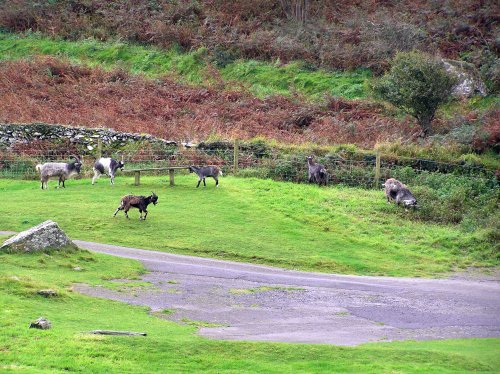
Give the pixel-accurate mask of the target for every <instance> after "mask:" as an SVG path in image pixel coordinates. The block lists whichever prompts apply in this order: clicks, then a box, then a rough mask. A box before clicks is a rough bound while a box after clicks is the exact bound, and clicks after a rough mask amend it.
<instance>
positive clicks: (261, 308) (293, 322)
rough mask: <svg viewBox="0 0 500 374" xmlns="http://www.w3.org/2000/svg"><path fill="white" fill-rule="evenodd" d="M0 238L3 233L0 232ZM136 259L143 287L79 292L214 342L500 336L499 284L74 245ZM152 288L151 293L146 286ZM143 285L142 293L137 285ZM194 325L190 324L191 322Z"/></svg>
mask: <svg viewBox="0 0 500 374" xmlns="http://www.w3.org/2000/svg"><path fill="white" fill-rule="evenodd" d="M0 233H1V232H0ZM74 242H75V244H77V245H78V246H80V247H82V248H86V249H89V250H92V251H95V252H100V253H106V254H110V255H113V256H120V257H126V258H131V259H136V260H139V261H141V262H142V263H143V264H144V266H145V267H146V268H147V269H148V270H149V273H147V274H146V275H144V276H143V277H142V279H141V280H140V281H139V282H141V283H140V284H139V285H140V286H139V287H130V281H128V280H127V281H126V280H116V282H127V283H128V284H127V286H126V287H118V288H117V289H110V288H106V287H91V286H88V285H83V284H79V285H76V286H75V289H76V290H77V291H79V292H81V293H84V294H87V295H92V296H97V297H103V298H108V299H113V300H119V301H124V302H127V303H130V304H135V305H144V306H148V307H150V308H151V310H152V311H153V312H155V311H162V310H164V309H169V310H171V311H172V312H173V313H171V314H168V315H164V314H161V313H159V315H161V316H162V317H163V318H167V319H170V320H174V321H179V322H184V323H186V322H187V323H194V324H197V325H205V326H206V327H201V328H200V329H199V333H200V334H201V335H203V336H206V337H209V338H213V339H232V340H255V341H273V342H295V343H327V344H337V345H356V344H361V343H367V342H379V341H391V340H406V339H415V340H427V339H445V338H469V337H499V336H500V281H499V279H498V277H490V278H489V279H486V278H481V279H476V280H469V279H421V278H391V277H368V276H350V275H335V274H322V273H307V272H298V271H290V270H283V269H278V268H273V267H268V266H260V265H251V264H243V263H237V262H230V261H220V260H213V259H207V258H199V257H191V256H182V255H174V254H169V253H163V252H155V251H147V250H140V249H134V248H126V247H118V246H113V245H106V244H98V243H91V242H84V241H79V240H74ZM144 282H149V283H150V286H144V284H145V283H144ZM141 285H142V286H141ZM195 321H196V322H195Z"/></svg>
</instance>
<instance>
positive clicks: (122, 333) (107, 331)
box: [88, 330, 147, 336]
mask: <svg viewBox="0 0 500 374" xmlns="http://www.w3.org/2000/svg"><path fill="white" fill-rule="evenodd" d="M88 334H97V335H129V336H146V335H147V333H145V332H133V331H112V330H94V331H89V332H88Z"/></svg>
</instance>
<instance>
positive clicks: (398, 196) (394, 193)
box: [382, 178, 418, 209]
mask: <svg viewBox="0 0 500 374" xmlns="http://www.w3.org/2000/svg"><path fill="white" fill-rule="evenodd" d="M382 186H383V187H384V188H385V196H386V198H387V202H388V203H390V202H391V200H394V201H396V204H398V205H400V204H401V203H403V205H404V207H405V208H408V207H412V208H414V209H416V208H418V205H417V199H416V198H415V196H413V194H412V193H411V192H410V190H409V189H408V187H406V185H404V184H403V183H401V182H400V181H398V180H397V179H394V178H389V179H387V180H386V181H385V183H384V184H383V185H382Z"/></svg>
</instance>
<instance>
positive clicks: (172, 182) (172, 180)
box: [168, 169, 174, 187]
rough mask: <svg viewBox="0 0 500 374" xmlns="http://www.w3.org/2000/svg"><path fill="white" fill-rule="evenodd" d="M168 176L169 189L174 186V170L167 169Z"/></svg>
mask: <svg viewBox="0 0 500 374" xmlns="http://www.w3.org/2000/svg"><path fill="white" fill-rule="evenodd" d="M168 175H169V177H170V187H173V186H174V169H168Z"/></svg>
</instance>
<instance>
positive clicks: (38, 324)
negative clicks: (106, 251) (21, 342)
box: [30, 317, 52, 330]
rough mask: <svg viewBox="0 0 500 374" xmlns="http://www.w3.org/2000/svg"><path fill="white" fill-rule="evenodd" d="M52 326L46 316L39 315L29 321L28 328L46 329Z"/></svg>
mask: <svg viewBox="0 0 500 374" xmlns="http://www.w3.org/2000/svg"><path fill="white" fill-rule="evenodd" d="M51 327H52V324H51V323H50V321H49V320H48V319H47V318H44V317H40V318H38V319H37V320H36V321H33V322H31V323H30V329H40V330H48V329H50V328H51Z"/></svg>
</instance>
